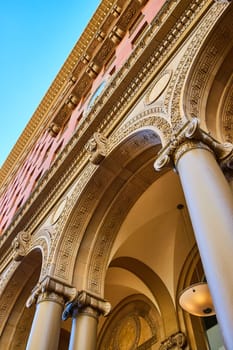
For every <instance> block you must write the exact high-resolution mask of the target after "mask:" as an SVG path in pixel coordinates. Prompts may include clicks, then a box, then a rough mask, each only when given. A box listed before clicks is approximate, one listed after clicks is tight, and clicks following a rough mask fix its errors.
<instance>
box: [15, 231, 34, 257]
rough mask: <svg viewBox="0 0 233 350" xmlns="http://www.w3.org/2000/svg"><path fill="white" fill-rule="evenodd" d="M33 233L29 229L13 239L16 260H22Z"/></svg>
mask: <svg viewBox="0 0 233 350" xmlns="http://www.w3.org/2000/svg"><path fill="white" fill-rule="evenodd" d="M30 238H31V235H30V234H29V233H28V232H27V231H21V232H19V233H18V234H17V236H16V237H15V238H14V239H13V241H12V243H11V246H12V249H13V259H14V260H15V261H20V260H22V259H23V258H24V257H25V255H26V254H27V250H28V246H29V242H30Z"/></svg>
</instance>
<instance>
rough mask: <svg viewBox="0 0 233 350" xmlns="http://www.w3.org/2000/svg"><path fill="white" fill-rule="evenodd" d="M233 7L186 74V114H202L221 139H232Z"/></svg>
mask: <svg viewBox="0 0 233 350" xmlns="http://www.w3.org/2000/svg"><path fill="white" fill-rule="evenodd" d="M232 15H233V7H232V6H229V7H228V8H227V10H226V11H225V13H224V14H223V15H222V16H221V18H220V19H219V21H217V22H216V24H215V26H214V27H213V29H212V30H211V32H210V33H209V35H208V36H207V38H206V40H205V41H204V43H203V44H202V46H201V47H200V49H199V51H198V54H197V55H196V57H195V60H194V62H193V63H192V67H191V69H190V72H189V74H188V76H187V80H186V84H185V87H184V93H183V103H184V110H185V114H186V115H187V116H189V117H190V118H192V117H195V116H197V117H199V118H200V120H201V126H202V127H203V128H204V129H207V130H208V131H210V132H211V133H212V135H213V136H214V137H216V138H218V139H220V141H228V142H232V141H233V130H232V123H231V120H232V95H233V91H232V76H233V61H232V55H233V27H232Z"/></svg>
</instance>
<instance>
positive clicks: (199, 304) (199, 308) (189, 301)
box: [179, 282, 215, 317]
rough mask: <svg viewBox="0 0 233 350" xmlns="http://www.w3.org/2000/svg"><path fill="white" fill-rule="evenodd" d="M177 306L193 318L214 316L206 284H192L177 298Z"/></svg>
mask: <svg viewBox="0 0 233 350" xmlns="http://www.w3.org/2000/svg"><path fill="white" fill-rule="evenodd" d="M179 304H180V306H181V307H182V309H184V310H185V311H187V312H188V313H190V314H191V315H195V316H201V317H204V316H212V315H215V310H214V305H213V301H212V297H211V295H210V291H209V287H208V284H207V283H206V282H199V283H195V284H192V285H191V286H189V287H188V288H186V289H184V290H183V291H182V292H181V294H180V296H179Z"/></svg>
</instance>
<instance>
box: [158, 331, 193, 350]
mask: <svg viewBox="0 0 233 350" xmlns="http://www.w3.org/2000/svg"><path fill="white" fill-rule="evenodd" d="M185 345H186V336H185V334H184V333H182V332H177V333H175V334H172V335H171V336H170V337H168V338H167V339H165V340H164V341H163V342H162V343H161V346H160V348H159V350H170V349H177V350H181V349H184V347H185Z"/></svg>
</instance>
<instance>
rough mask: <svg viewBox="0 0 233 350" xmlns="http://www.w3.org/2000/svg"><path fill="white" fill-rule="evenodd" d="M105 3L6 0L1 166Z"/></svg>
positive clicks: (0, 23) (0, 41) (1, 8)
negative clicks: (84, 32) (75, 46)
mask: <svg viewBox="0 0 233 350" xmlns="http://www.w3.org/2000/svg"><path fill="white" fill-rule="evenodd" d="M99 3H100V0H88V1H80V0H70V1H67V0H56V1H55V0H49V1H48V0H46V1H45V0H32V1H28V0H13V1H1V2H0V45H1V54H0V103H1V109H0V166H1V165H2V164H3V162H4V160H5V159H6V157H7V155H8V154H9V153H10V151H11V149H12V147H13V146H14V144H15V142H16V141H17V139H18V137H19V136H20V134H21V132H22V131H23V129H24V127H25V126H26V124H27V122H28V121H29V119H30V118H31V116H32V114H33V113H34V111H35V109H36V108H37V106H38V104H39V103H40V101H41V99H42V98H43V96H44V94H45V93H46V91H47V90H48V88H49V86H50V84H51V83H52V81H53V79H54V78H55V76H56V75H57V73H58V71H59V70H60V68H61V66H62V64H63V63H64V61H65V59H66V58H67V56H68V55H69V53H70V52H71V50H72V48H73V47H74V45H75V43H76V41H77V40H78V38H79V36H80V35H81V33H82V32H83V30H84V28H85V27H86V25H87V23H88V21H89V19H90V18H91V16H92V15H93V13H94V12H95V10H96V8H97V7H98V5H99Z"/></svg>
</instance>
